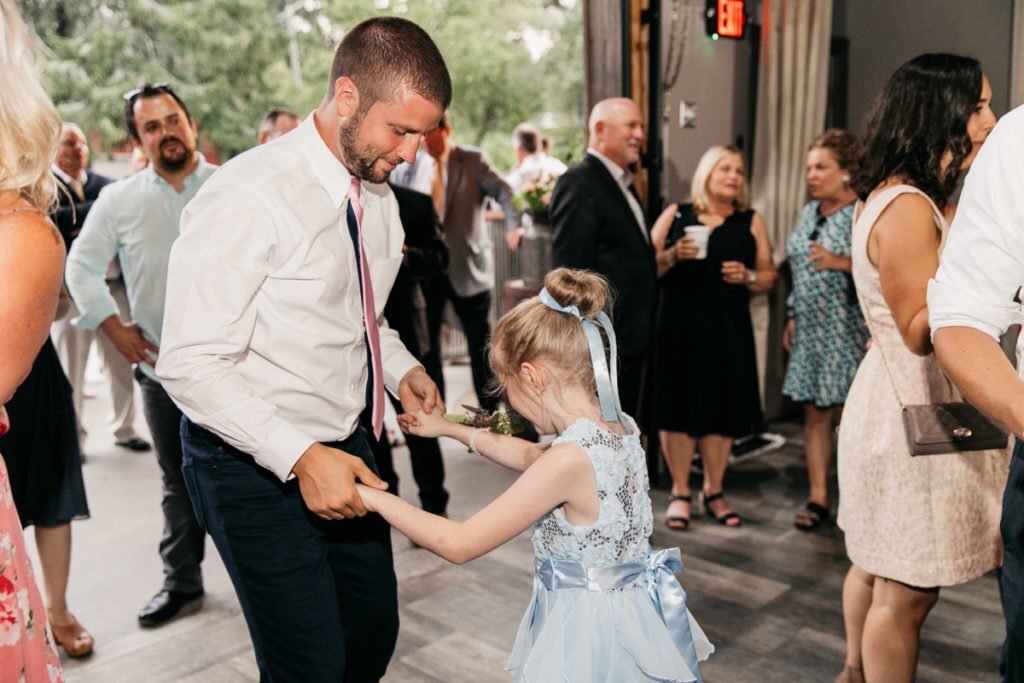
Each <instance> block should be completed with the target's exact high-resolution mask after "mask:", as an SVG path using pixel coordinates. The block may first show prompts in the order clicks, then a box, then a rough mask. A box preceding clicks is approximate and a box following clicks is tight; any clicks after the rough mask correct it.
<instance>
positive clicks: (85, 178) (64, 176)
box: [50, 164, 89, 185]
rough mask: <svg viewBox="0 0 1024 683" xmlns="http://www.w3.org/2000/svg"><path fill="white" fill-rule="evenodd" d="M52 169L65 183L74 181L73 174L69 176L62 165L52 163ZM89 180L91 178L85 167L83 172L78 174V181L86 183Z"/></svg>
mask: <svg viewBox="0 0 1024 683" xmlns="http://www.w3.org/2000/svg"><path fill="white" fill-rule="evenodd" d="M50 170H51V171H53V174H54V175H56V176H57V177H58V178H60V179H61V180H63V181H64V182H65V183H70V182H71V181H72V178H71V176H69V175H68V174H67V173H65V172H64V171H62V170H61V168H60V166H58V165H57V164H50ZM88 180H89V176H88V174H87V173H86V172H85V170H84V169H83V170H82V172H81V173H79V174H78V182H80V183H82V184H83V185H85V183H86V182H87V181H88Z"/></svg>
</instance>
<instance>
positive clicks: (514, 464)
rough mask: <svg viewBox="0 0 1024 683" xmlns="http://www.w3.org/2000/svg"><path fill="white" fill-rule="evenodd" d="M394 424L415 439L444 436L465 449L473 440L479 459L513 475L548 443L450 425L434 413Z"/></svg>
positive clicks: (409, 416)
mask: <svg viewBox="0 0 1024 683" xmlns="http://www.w3.org/2000/svg"><path fill="white" fill-rule="evenodd" d="M398 423H399V425H400V426H401V427H402V430H403V431H405V432H408V433H409V434H414V435H416V436H424V437H428V438H430V437H439V436H447V437H449V438H452V439H455V440H456V441H461V442H462V443H463V444H466V445H467V446H468V445H469V442H470V441H473V448H474V449H476V451H477V452H478V453H480V454H481V455H482V456H484V457H485V458H487V459H488V460H492V461H494V462H496V463H498V464H499V465H502V466H504V467H507V468H509V469H510V470H515V471H517V472H525V471H526V468H527V467H529V466H530V465H532V464H533V462H534V461H535V460H536V459H537V458H538V457H539V456H540V454H541V453H543V452H544V451H545V450H547V447H548V444H536V443H532V442H530V441H527V440H526V439H520V438H519V437H515V436H506V435H504V434H495V433H494V432H489V431H487V430H486V429H477V428H476V427H470V426H468V425H464V424H459V423H457V422H450V421H448V420H446V419H444V417H443V416H442V415H441V414H440V412H438V411H436V410H435V411H434V412H433V413H424V412H422V411H418V412H416V413H405V414H403V415H399V416H398ZM474 434H476V437H475V440H474Z"/></svg>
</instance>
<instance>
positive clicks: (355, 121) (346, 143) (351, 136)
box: [338, 115, 400, 183]
mask: <svg viewBox="0 0 1024 683" xmlns="http://www.w3.org/2000/svg"><path fill="white" fill-rule="evenodd" d="M362 122H363V117H362V115H357V116H355V117H353V118H352V119H351V120H350V121H349V122H348V123H346V124H342V125H340V126H339V127H338V147H339V149H340V150H341V156H342V158H343V159H344V162H345V166H346V167H347V168H348V171H349V173H351V174H352V175H353V176H355V177H356V178H359V179H360V180H366V181H369V182H371V183H383V182H386V181H387V179H388V178H389V177H390V176H391V171H381V170H378V169H377V168H376V165H377V162H378V161H380V160H381V159H384V160H385V161H388V162H389V163H394V165H396V166H397V165H398V163H400V161H399V162H398V163H395V162H391V161H390V159H387V158H386V157H385V156H384V154H383V153H381V152H380V151H379V150H376V149H374V148H373V147H371V146H369V145H366V144H363V143H361V142H360V141H359V127H360V124H362Z"/></svg>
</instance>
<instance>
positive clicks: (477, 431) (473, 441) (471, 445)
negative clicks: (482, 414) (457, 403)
mask: <svg viewBox="0 0 1024 683" xmlns="http://www.w3.org/2000/svg"><path fill="white" fill-rule="evenodd" d="M486 431H487V427H477V428H476V429H474V430H473V435H472V436H471V437H469V444H468V446H469V452H470V453H479V452H480V451H478V450H477V449H476V438H477V437H478V436H480V432H486Z"/></svg>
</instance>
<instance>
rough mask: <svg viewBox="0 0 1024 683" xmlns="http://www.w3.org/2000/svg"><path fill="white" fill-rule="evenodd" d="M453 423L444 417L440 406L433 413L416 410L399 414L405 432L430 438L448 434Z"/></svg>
mask: <svg viewBox="0 0 1024 683" xmlns="http://www.w3.org/2000/svg"><path fill="white" fill-rule="evenodd" d="M451 425H452V423H451V422H448V420H446V419H444V414H443V413H442V412H441V410H440V408H436V409H435V410H434V411H433V412H431V413H425V412H423V411H422V410H414V411H412V412H411V413H403V414H401V415H399V416H398V426H399V427H401V428H402V431H403V432H405V433H406V434H412V435H414V436H422V437H426V438H428V439H429V438H436V437H439V436H446V435H447V434H448V428H449V427H451Z"/></svg>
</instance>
